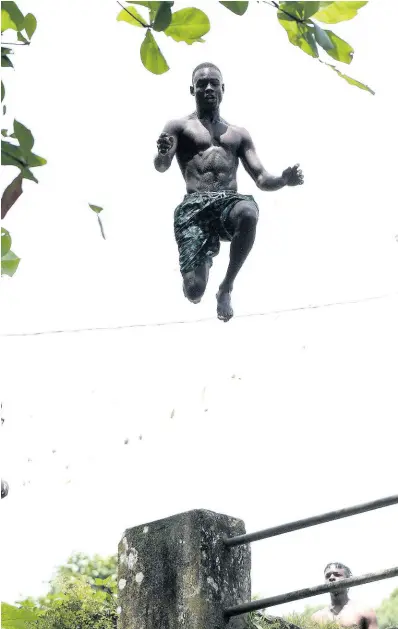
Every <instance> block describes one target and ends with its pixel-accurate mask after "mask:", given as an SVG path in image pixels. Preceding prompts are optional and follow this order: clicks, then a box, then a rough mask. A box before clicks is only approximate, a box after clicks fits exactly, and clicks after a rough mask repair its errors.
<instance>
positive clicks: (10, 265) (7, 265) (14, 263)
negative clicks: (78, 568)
mask: <svg viewBox="0 0 398 629" xmlns="http://www.w3.org/2000/svg"><path fill="white" fill-rule="evenodd" d="M20 261H21V259H20V258H18V257H17V256H16V255H15V253H13V252H12V251H11V250H10V251H9V252H8V253H7V254H6V255H5V256H4V257H2V258H1V274H2V275H8V276H9V277H12V276H13V275H14V273H15V271H16V270H17V268H18V265H19V263H20ZM11 626H12V625H5V624H4V617H3V605H2V619H1V627H2V629H6V627H11Z"/></svg>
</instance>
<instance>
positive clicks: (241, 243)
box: [154, 63, 303, 321]
mask: <svg viewBox="0 0 398 629" xmlns="http://www.w3.org/2000/svg"><path fill="white" fill-rule="evenodd" d="M191 94H192V95H193V96H194V97H195V101H196V111H195V112H194V113H193V114H190V115H189V116H186V117H184V118H181V119H179V120H172V121H170V122H168V123H167V124H166V126H165V128H164V130H163V133H162V134H161V135H160V137H159V139H158V142H157V146H158V153H157V155H156V157H155V160H154V165H155V168H156V170H157V171H159V172H161V173H162V172H165V171H166V170H167V169H168V168H169V167H170V164H171V162H172V160H173V157H174V155H176V156H177V161H178V164H179V166H180V169H181V172H182V175H183V177H184V180H185V183H186V190H187V194H186V195H185V197H184V199H183V201H182V203H181V204H180V205H179V206H178V207H177V208H176V210H175V213H174V233H175V238H176V241H177V245H178V250H179V258H180V269H181V274H182V277H183V283H184V294H185V296H186V297H187V298H188V299H189V301H191V302H192V303H195V304H196V303H198V302H199V301H200V300H201V298H202V296H203V294H204V292H205V289H206V284H207V280H208V276H209V269H210V267H211V265H212V259H213V257H214V256H216V255H217V254H218V252H219V250H220V240H224V241H230V242H231V248H230V259H229V265H228V269H227V273H226V275H225V278H224V280H223V281H222V282H221V284H220V287H219V290H218V293H217V316H218V318H219V319H221V320H222V321H229V320H230V319H231V317H232V316H233V310H232V306H231V292H232V289H233V286H234V281H235V278H236V276H237V274H238V272H239V270H240V268H241V267H242V265H243V263H244V261H245V260H246V258H247V256H248V254H249V252H250V250H251V248H252V246H253V243H254V239H255V234H256V225H257V221H258V216H259V211H258V206H257V204H256V202H255V200H254V199H253V197H252V196H251V195H243V194H239V193H238V192H237V182H236V172H237V169H238V165H239V160H241V162H242V164H243V166H244V168H245V169H246V171H247V172H248V173H249V175H250V176H251V177H252V179H253V180H254V181H255V183H256V185H257V186H258V188H260V190H279V189H280V188H283V187H284V186H297V185H299V184H302V183H303V174H302V172H301V170H300V169H299V167H298V164H296V165H295V166H293V167H291V168H286V170H284V171H283V173H282V175H281V176H280V177H274V176H272V175H270V174H269V173H267V171H266V170H265V169H264V167H263V165H262V164H261V162H260V160H259V158H258V156H257V154H256V151H255V148H254V145H253V141H252V139H251V137H250V135H249V133H248V132H247V131H246V129H243V128H242V127H236V126H234V125H231V124H229V123H228V122H226V121H225V120H224V119H223V118H221V117H220V103H221V101H222V97H223V94H224V84H223V79H222V76H221V72H220V70H219V69H218V68H217V67H216V66H215V65H213V64H212V63H202V64H200V65H199V66H198V67H197V68H195V70H194V72H193V74H192V85H191Z"/></svg>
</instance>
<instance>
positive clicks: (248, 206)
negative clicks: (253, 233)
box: [236, 203, 258, 229]
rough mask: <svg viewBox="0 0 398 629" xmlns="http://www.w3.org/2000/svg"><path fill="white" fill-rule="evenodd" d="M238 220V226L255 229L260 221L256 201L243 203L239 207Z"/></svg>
mask: <svg viewBox="0 0 398 629" xmlns="http://www.w3.org/2000/svg"><path fill="white" fill-rule="evenodd" d="M236 220H237V223H238V227H241V228H244V229H254V228H255V227H256V225H257V222H258V209H257V206H256V205H255V204H254V203H242V204H241V206H240V207H239V208H238V212H237V216H236Z"/></svg>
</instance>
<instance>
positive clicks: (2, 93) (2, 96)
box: [1, 81, 6, 102]
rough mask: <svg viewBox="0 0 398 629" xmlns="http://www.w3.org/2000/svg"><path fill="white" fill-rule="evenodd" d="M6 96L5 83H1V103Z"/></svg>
mask: <svg viewBox="0 0 398 629" xmlns="http://www.w3.org/2000/svg"><path fill="white" fill-rule="evenodd" d="M5 95H6V89H5V87H4V83H3V81H2V82H1V102H3V100H4V96H5Z"/></svg>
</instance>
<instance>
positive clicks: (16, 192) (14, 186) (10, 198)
mask: <svg viewBox="0 0 398 629" xmlns="http://www.w3.org/2000/svg"><path fill="white" fill-rule="evenodd" d="M22 177H23V176H22V173H20V174H19V175H18V176H17V177H15V179H14V180H13V181H12V182H11V183H10V185H9V186H7V188H6V189H5V190H4V192H3V196H2V197H1V218H2V219H4V218H5V217H6V215H7V212H8V211H9V210H10V209H11V208H12V206H13V205H14V203H15V202H16V201H18V199H19V197H20V196H21V194H22V192H23V191H22ZM1 242H2V244H3V239H2V240H1ZM10 247H11V244H10ZM2 251H3V249H2ZM2 255H3V253H2Z"/></svg>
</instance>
